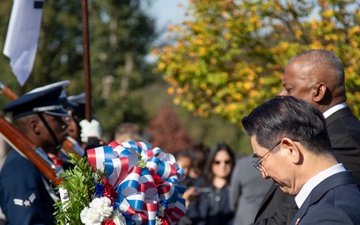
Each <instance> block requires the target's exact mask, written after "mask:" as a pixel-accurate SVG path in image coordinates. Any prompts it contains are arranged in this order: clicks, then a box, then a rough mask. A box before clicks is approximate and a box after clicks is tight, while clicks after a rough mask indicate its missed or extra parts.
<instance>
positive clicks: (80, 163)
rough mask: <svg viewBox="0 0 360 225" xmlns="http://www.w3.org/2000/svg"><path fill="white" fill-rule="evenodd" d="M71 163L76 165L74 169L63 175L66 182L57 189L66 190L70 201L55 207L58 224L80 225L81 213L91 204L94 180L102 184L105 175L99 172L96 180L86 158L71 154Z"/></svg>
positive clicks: (56, 204) (57, 203)
mask: <svg viewBox="0 0 360 225" xmlns="http://www.w3.org/2000/svg"><path fill="white" fill-rule="evenodd" d="M69 155H70V160H69V162H70V163H72V164H73V165H74V167H73V168H72V169H69V170H66V171H65V172H64V173H62V174H61V177H63V178H64V181H63V182H62V183H61V184H60V185H59V186H58V187H57V189H59V190H60V189H65V190H66V191H67V193H68V196H69V198H68V201H66V202H61V200H58V201H57V202H56V203H55V204H54V206H55V210H56V211H55V219H56V223H57V224H61V225H66V224H72V225H73V224H74V225H78V224H79V225H80V224H82V223H81V220H80V212H81V211H82V210H83V209H84V208H85V207H86V206H88V205H89V204H90V202H91V200H92V196H93V193H94V190H95V185H94V181H95V180H94V179H97V182H98V183H101V181H102V178H103V177H104V173H102V172H100V171H97V172H96V176H95V178H94V175H95V174H94V172H93V168H92V167H91V166H90V164H89V163H88V161H87V158H86V157H83V158H81V157H79V156H77V155H75V154H71V153H70V154H69Z"/></svg>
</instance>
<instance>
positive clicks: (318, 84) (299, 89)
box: [255, 49, 360, 224]
mask: <svg viewBox="0 0 360 225" xmlns="http://www.w3.org/2000/svg"><path fill="white" fill-rule="evenodd" d="M283 86H284V88H283V90H282V91H281V93H280V95H283V96H286V95H289V96H294V97H296V98H300V99H303V100H305V101H307V102H309V103H311V104H312V105H313V106H315V107H316V108H317V109H319V110H320V111H321V112H322V113H323V114H324V117H325V119H326V125H327V131H328V134H329V137H330V141H331V146H332V148H333V151H334V155H335V157H336V159H337V160H338V161H339V162H341V163H343V165H344V167H345V168H346V169H347V170H351V171H352V173H353V175H354V177H355V181H356V184H357V186H358V187H359V188H360V122H359V120H358V119H357V118H356V116H355V115H354V114H353V113H352V112H351V110H350V108H349V107H348V106H347V105H346V103H345V101H346V90H345V74H344V68H343V64H342V62H341V60H340V59H339V58H338V57H337V56H336V55H335V54H334V53H332V52H330V51H327V50H321V49H320V50H310V51H306V52H304V53H301V54H299V55H297V56H296V57H294V58H293V59H291V60H290V62H289V63H288V65H287V66H286V69H285V73H284V75H283ZM285 201H288V202H287V203H286V204H285V205H282V204H283V203H284V202H285ZM293 206H294V203H291V197H288V195H286V194H284V193H282V192H281V190H279V188H277V187H276V186H275V185H273V186H272V187H271V188H270V190H269V191H268V193H267V195H266V197H265V198H264V200H263V202H262V204H261V207H260V209H259V211H258V213H257V216H256V218H255V222H257V224H289V222H286V221H291V219H292V218H289V217H292V216H293V215H294V213H295V212H296V209H294V208H292V207H293ZM275 210H277V212H275ZM265 218H267V219H265ZM264 219H265V220H264Z"/></svg>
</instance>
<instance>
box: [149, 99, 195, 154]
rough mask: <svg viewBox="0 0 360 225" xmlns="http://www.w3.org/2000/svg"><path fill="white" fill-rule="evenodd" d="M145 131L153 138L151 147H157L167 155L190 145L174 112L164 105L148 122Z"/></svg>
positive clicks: (189, 140)
mask: <svg viewBox="0 0 360 225" xmlns="http://www.w3.org/2000/svg"><path fill="white" fill-rule="evenodd" d="M146 130H147V132H149V133H150V134H151V136H152V138H153V140H152V142H151V145H152V147H159V148H161V149H162V150H163V151H165V152H168V153H173V152H175V151H177V150H185V149H187V148H188V147H189V146H190V144H191V143H192V141H191V139H190V138H189V136H188V135H187V133H186V131H185V129H184V127H183V126H182V124H181V122H180V120H179V118H178V115H177V114H176V112H175V111H174V110H172V109H171V108H170V107H168V106H166V105H164V106H163V107H162V108H161V110H160V112H159V114H158V115H157V116H156V117H155V118H154V119H153V120H151V121H150V122H149V126H148V127H147V129H146Z"/></svg>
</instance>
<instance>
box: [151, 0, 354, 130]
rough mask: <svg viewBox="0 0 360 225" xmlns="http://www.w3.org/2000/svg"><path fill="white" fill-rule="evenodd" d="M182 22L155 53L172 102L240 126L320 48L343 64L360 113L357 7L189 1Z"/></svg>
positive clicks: (321, 1) (299, 0)
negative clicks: (287, 73) (292, 64)
mask: <svg viewBox="0 0 360 225" xmlns="http://www.w3.org/2000/svg"><path fill="white" fill-rule="evenodd" d="M188 18H189V19H188V20H186V21H184V22H183V23H182V24H181V25H173V26H171V27H170V37H171V39H172V40H173V42H172V44H169V45H167V46H164V47H162V48H159V49H156V51H155V54H158V55H159V60H158V63H157V70H158V72H159V73H161V75H162V76H163V78H164V79H165V80H166V81H167V82H168V83H169V84H170V85H171V87H170V88H169V89H168V92H169V93H170V94H173V95H174V102H175V103H177V104H180V105H182V106H184V107H186V108H187V109H189V110H190V111H193V112H195V113H196V114H198V115H202V116H205V117H206V116H209V115H212V114H218V115H221V116H223V117H225V118H228V119H229V120H230V121H232V122H234V123H239V122H240V119H241V118H242V117H243V116H245V115H247V114H248V113H249V112H250V110H251V109H253V108H254V107H256V106H257V105H259V104H260V103H262V102H263V101H264V100H265V99H268V98H271V97H273V96H275V95H276V94H277V93H278V92H279V91H280V90H281V88H282V87H281V80H280V76H281V74H282V72H283V70H284V67H285V65H286V64H287V62H288V61H289V60H290V59H291V58H292V57H293V56H295V55H297V54H298V53H300V52H302V51H304V50H309V49H318V48H323V49H327V50H330V51H333V52H335V53H336V54H337V55H338V56H339V57H340V58H341V59H342V61H343V63H344V66H345V73H346V87H347V95H348V104H349V105H350V106H351V107H352V109H353V110H354V113H355V114H356V115H360V111H359V110H360V104H359V103H360V98H359V97H360V79H358V74H359V72H360V66H359V64H358V63H357V62H358V60H359V58H360V49H359V43H360V42H359V41H360V26H359V22H360V1H358V0H356V1H327V0H317V1H315V0H313V1H305V0H296V1H295V0H287V1H282V0H273V1H268V0H241V1H235V0H219V1H211V0H191V1H190V5H189V8H188Z"/></svg>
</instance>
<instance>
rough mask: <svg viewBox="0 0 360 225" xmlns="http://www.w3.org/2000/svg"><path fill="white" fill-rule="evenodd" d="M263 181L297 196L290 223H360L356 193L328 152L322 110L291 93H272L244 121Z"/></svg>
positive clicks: (359, 201)
mask: <svg viewBox="0 0 360 225" xmlns="http://www.w3.org/2000/svg"><path fill="white" fill-rule="evenodd" d="M242 123H243V126H244V128H245V130H246V132H247V133H248V134H249V135H250V137H251V145H252V148H253V152H254V156H256V157H257V160H256V161H255V162H254V163H253V165H254V167H255V168H256V169H258V170H259V171H260V172H261V174H262V177H263V178H264V179H267V178H270V179H272V180H273V182H274V183H275V184H276V185H277V186H278V187H279V188H280V189H281V190H282V191H283V192H285V193H287V194H290V195H293V196H295V202H296V205H297V207H298V208H299V210H298V211H297V213H296V215H295V217H294V219H293V220H292V222H291V224H292V225H297V224H301V225H304V224H317V225H318V224H326V225H329V224H330V225H331V224H334V225H335V224H360V214H359V209H360V192H359V189H358V188H357V186H356V184H355V180H354V177H353V175H352V173H351V171H346V170H345V168H344V166H343V165H342V163H338V161H337V160H336V159H335V156H334V154H333V151H332V147H331V143H330V139H329V136H328V132H327V129H326V124H325V119H324V116H323V115H322V113H321V112H320V111H319V110H317V109H316V108H315V107H313V106H312V105H311V104H309V103H307V102H305V101H302V100H299V99H296V98H294V97H290V96H286V97H276V98H273V99H271V100H269V101H267V102H265V103H264V104H262V105H260V106H259V107H257V108H256V109H254V110H253V111H252V112H251V113H250V115H249V116H247V117H244V118H243V119H242Z"/></svg>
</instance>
